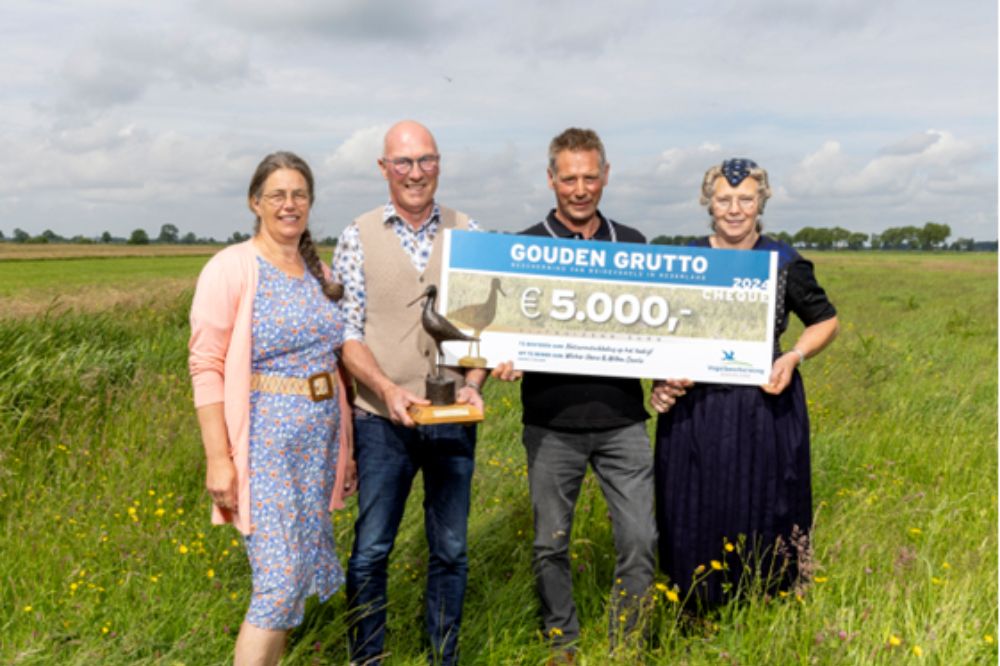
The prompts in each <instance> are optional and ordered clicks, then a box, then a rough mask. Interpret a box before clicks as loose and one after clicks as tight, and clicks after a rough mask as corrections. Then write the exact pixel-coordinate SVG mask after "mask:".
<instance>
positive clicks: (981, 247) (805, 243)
mask: <svg viewBox="0 0 1000 666" xmlns="http://www.w3.org/2000/svg"><path fill="white" fill-rule="evenodd" d="M765 233H766V234H767V235H768V236H770V237H772V238H774V239H776V240H780V241H783V242H785V243H788V244H789V245H792V246H794V247H797V248H802V249H808V250H925V251H933V250H953V251H958V252H971V251H974V250H978V251H996V250H997V241H995V240H994V241H976V240H975V239H973V238H957V239H955V240H954V241H952V242H951V243H948V238H949V237H950V236H951V227H950V226H948V225H947V224H938V223H936V222H927V223H926V224H924V226H923V227H916V226H904V227H889V228H888V229H886V230H884V231H882V232H881V233H873V234H865V233H861V232H856V231H849V230H847V229H844V228H842V227H833V228H828V227H802V228H801V229H799V230H798V231H796V232H795V233H794V234H792V233H789V232H787V231H766V232H765ZM700 236H701V235H694V236H691V235H675V236H666V235H660V236H656V237H655V238H653V239H652V240H651V241H650V243H652V244H653V245H680V246H683V245H688V244H690V243H691V242H692V241H693V240H695V239H696V238H699V237H700ZM248 238H250V234H248V233H242V232H239V231H234V232H233V233H232V234H231V235H230V236H229V238H227V239H226V240H224V241H220V240H216V239H215V238H212V237H208V238H205V237H199V236H196V235H195V234H194V233H192V232H190V231H189V232H187V233H186V234H184V235H183V236H182V235H181V233H180V230H179V229H178V228H177V226H176V225H173V224H164V225H163V226H161V227H160V233H159V235H158V236H156V237H155V238H151V237H150V235H149V234H148V233H147V232H146V230H145V229H141V228H139V229H134V230H133V231H132V233H131V234H130V235H129V236H128V238H124V237H118V236H112V235H111V233H110V232H108V231H105V232H103V233H102V234H101V235H100V236H96V237H89V236H83V235H77V236H73V237H72V238H66V237H63V236H60V235H59V234H57V233H55V232H54V231H52V230H51V229H46V230H45V231H43V232H42V233H40V234H38V235H37V236H32V235H31V234H29V233H28V232H27V231H24V230H23V229H14V233H13V235H12V236H11V237H10V238H7V237H6V236H4V233H3V231H0V242H13V243H79V244H96V243H105V244H110V243H118V244H127V245H149V244H151V243H153V244H160V245H217V244H220V243H224V244H227V245H228V244H232V243H239V242H241V241H245V240H247V239H248ZM317 243H318V244H319V245H327V246H329V245H336V244H337V239H336V238H334V237H332V236H329V237H326V238H322V239H318V240H317Z"/></svg>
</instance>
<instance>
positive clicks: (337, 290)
mask: <svg viewBox="0 0 1000 666" xmlns="http://www.w3.org/2000/svg"><path fill="white" fill-rule="evenodd" d="M279 169H291V170H293V171H298V172H299V173H300V174H302V177H303V178H305V180H306V184H307V185H308V186H309V207H310V208H312V205H313V202H314V201H315V200H316V194H315V183H314V181H313V174H312V169H310V168H309V165H308V164H306V161H305V160H304V159H302V158H301V157H299V156H298V155H296V154H295V153H290V152H288V151H279V152H276V153H271V154H270V155H268V156H267V157H265V158H264V159H263V160H261V162H260V164H258V165H257V170H256V171H254V173H253V178H251V179H250V187H249V188H248V189H247V197H248V198H249V199H252V200H255V201H260V197H261V194H262V192H261V190H263V189H264V183H265V182H266V181H267V179H268V178H269V177H270V176H271V174H272V173H274V172H275V171H278V170H279ZM251 210H253V208H251ZM255 215H256V213H255ZM253 230H254V233H255V234H256V233H258V232H259V231H260V217H259V216H257V219H256V221H255V222H254V227H253ZM299 254H300V255H302V260H303V261H304V262H305V264H306V268H307V269H309V272H310V273H312V274H313V277H315V278H316V280H318V281H319V284H320V286H321V287H322V288H323V294H324V295H325V296H326V297H327V298H329V299H330V300H331V301H339V300H340V298H341V296H343V295H344V285H342V284H339V283H337V282H331V281H330V280H328V279H327V278H326V275H325V274H324V273H323V262H322V261H320V258H319V255H318V254H317V253H316V245H315V243H313V239H312V234H311V233H309V229H306V230H305V231H303V232H302V236H301V237H300V238H299Z"/></svg>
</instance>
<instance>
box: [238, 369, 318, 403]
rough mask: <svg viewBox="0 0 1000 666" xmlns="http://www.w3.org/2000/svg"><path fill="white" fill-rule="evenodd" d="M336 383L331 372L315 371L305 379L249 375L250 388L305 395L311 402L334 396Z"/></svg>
mask: <svg viewBox="0 0 1000 666" xmlns="http://www.w3.org/2000/svg"><path fill="white" fill-rule="evenodd" d="M335 386H336V384H335V383H334V378H333V373H332V372H317V373H316V374H315V375H309V377H306V378H305V379H302V378H300V377H282V376H281V375H258V374H254V375H251V376H250V390H252V391H262V392H264V393H283V394H285V395H307V396H309V397H310V398H312V400H313V402H319V401H321V400H329V399H330V398H332V397H333V396H334V392H335V389H334V387H335Z"/></svg>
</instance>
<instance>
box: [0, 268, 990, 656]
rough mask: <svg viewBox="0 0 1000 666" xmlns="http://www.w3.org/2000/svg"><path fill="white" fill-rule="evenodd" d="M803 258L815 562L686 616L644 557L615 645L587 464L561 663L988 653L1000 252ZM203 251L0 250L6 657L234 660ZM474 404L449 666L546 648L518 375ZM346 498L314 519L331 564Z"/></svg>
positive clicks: (233, 544) (414, 589) (241, 606)
mask: <svg viewBox="0 0 1000 666" xmlns="http://www.w3.org/2000/svg"><path fill="white" fill-rule="evenodd" d="M811 258H812V259H813V260H814V261H815V262H816V265H817V273H818V276H819V279H820V281H821V283H822V284H823V285H824V287H826V289H827V291H828V293H829V294H830V296H831V298H832V300H833V301H834V303H835V304H836V306H837V308H838V310H839V315H840V320H841V325H842V330H841V334H840V337H839V338H838V339H837V340H836V342H835V343H834V344H833V345H832V346H831V347H830V348H829V349H828V350H827V351H826V352H824V353H823V354H822V355H820V356H818V357H817V358H815V359H811V360H810V361H808V362H807V363H806V364H805V365H804V366H803V369H802V371H803V375H804V377H805V382H806V391H807V396H808V400H809V405H810V417H811V422H812V428H813V444H812V455H813V494H814V512H815V527H814V531H813V534H814V553H813V558H814V561H813V565H812V568H813V570H814V574H813V577H812V580H811V581H810V582H809V583H808V584H807V585H805V586H804V587H803V588H802V589H801V590H800V592H799V593H798V594H790V595H787V596H784V597H776V598H770V597H766V596H763V595H751V596H750V597H749V598H746V599H744V600H742V601H739V602H734V603H731V604H729V605H728V606H726V607H724V608H722V609H720V610H719V611H718V612H716V613H714V614H712V615H710V616H708V617H705V618H700V619H691V618H688V617H686V616H685V615H684V614H683V613H682V612H681V610H680V606H681V604H680V603H678V601H676V600H675V595H673V594H672V592H671V588H670V582H669V581H667V580H665V579H664V578H663V577H662V576H661V577H659V578H658V583H659V586H658V589H655V590H654V591H653V593H652V596H651V599H650V601H649V603H648V612H647V616H646V621H647V623H648V627H649V635H650V639H649V641H648V642H647V643H646V644H644V645H639V644H631V645H626V646H625V647H624V648H623V649H622V650H620V651H618V652H616V654H615V656H614V657H613V658H612V657H610V656H609V655H608V639H607V635H606V618H607V602H608V599H607V595H608V590H609V588H610V586H611V583H612V580H611V576H612V570H613V566H614V556H613V547H612V535H611V529H610V525H609V523H608V520H607V517H606V508H605V506H604V502H603V499H602V498H601V494H600V491H599V489H598V487H597V484H596V482H595V481H594V479H593V478H592V477H591V476H588V478H587V480H586V482H585V484H584V491H583V493H582V495H581V498H580V502H579V505H578V508H577V514H576V524H575V526H574V531H573V540H572V542H573V545H572V558H573V562H574V565H575V566H574V577H575V578H574V580H575V584H576V596H577V602H578V606H579V614H580V618H581V622H582V627H583V634H582V639H581V646H580V659H579V663H581V664H593V665H597V664H638V663H648V664H692V665H694V664H742V665H758V664H902V663H914V664H918V663H919V664H941V665H948V666H951V665H956V664H995V663H996V662H997V640H998V633H997V631H998V630H997V610H998V609H997V255H996V254H971V253H970V254H961V255H959V254H944V253H936V254H922V253H888V252H886V253H882V252H862V253H815V254H813V255H812V256H811ZM204 261H205V257H146V258H143V259H129V258H106V259H75V260H62V259H50V260H47V261H32V262H26V261H17V262H7V261H5V262H0V520H2V523H0V525H2V527H0V530H2V532H0V663H4V664H18V665H21V664H24V665H27V664H59V665H60V666H74V665H81V666H82V665H92V664H149V665H153V664H156V665H163V666H176V665H181V664H183V665H188V666H195V665H197V666H201V665H211V664H225V663H228V662H229V661H230V659H231V650H232V646H233V642H234V640H235V635H236V631H237V630H238V627H239V624H240V622H241V620H242V617H243V614H244V612H245V610H246V606H247V603H248V598H249V591H250V571H249V566H248V564H247V562H246V559H245V556H244V553H243V550H242V546H241V544H240V541H239V539H238V535H237V533H236V532H235V531H234V530H233V529H232V528H229V527H212V526H211V525H210V524H209V499H208V497H207V495H206V493H205V492H204V491H203V489H202V484H203V477H204V463H203V454H202V450H201V443H200V439H199V435H198V426H197V423H196V419H195V415H194V410H193V408H192V405H191V389H190V383H189V379H188V373H187V338H188V323H187V310H188V306H189V303H190V299H191V289H192V287H193V283H194V278H195V276H196V275H197V272H198V269H199V268H200V266H201V265H202V264H203V263H204ZM130 290H135V291H137V292H138V293H140V294H141V297H137V298H126V297H124V296H122V294H127V293H130ZM54 299H57V300H54ZM15 306H16V307H15ZM797 331H798V329H793V330H792V331H790V332H789V333H788V334H786V346H788V345H790V344H791V341H792V340H794V336H795V335H796V334H797ZM486 399H487V403H488V407H487V420H486V422H485V423H484V424H483V425H482V426H481V430H480V437H479V443H478V450H477V471H476V477H475V487H474V496H473V511H472V515H471V517H470V559H471V562H470V581H469V589H468V594H467V601H466V608H465V616H464V624H463V628H462V638H461V644H462V656H463V663H468V664H484V665H485V664H497V665H500V664H542V663H544V661H545V660H546V658H547V657H548V653H547V650H546V648H545V645H544V642H543V640H542V638H541V636H540V635H539V623H538V619H537V617H538V616H537V612H538V606H537V601H536V599H535V594H534V587H533V580H532V575H531V567H530V558H531V538H532V520H531V508H530V504H529V500H528V493H527V480H526V478H525V460H524V453H523V448H522V446H521V444H520V423H519V421H520V411H519V404H518V388H517V386H516V385H501V384H498V383H491V384H489V385H488V386H487V389H486ZM650 427H652V419H651V420H650ZM419 487H420V484H419V483H417V484H415V492H414V493H413V496H412V497H411V500H410V504H409V506H408V508H407V514H406V517H405V518H404V525H403V529H402V530H401V532H400V535H399V539H398V542H397V546H396V550H395V552H394V554H393V557H392V560H391V577H390V592H389V596H390V604H391V608H390V619H389V641H388V646H387V647H388V649H389V651H390V652H391V656H390V659H389V661H388V662H387V663H389V664H405V665H411V664H412V665H416V664H424V663H426V657H425V653H424V649H425V645H424V644H423V639H422V636H421V630H420V627H421V626H422V586H423V581H424V574H425V571H426V555H425V544H424V539H423V518H422V512H421V510H420V504H421V499H422V498H421V496H420V492H419ZM353 512H354V505H353V501H352V502H351V503H349V508H348V509H347V510H345V511H342V512H337V513H336V514H335V515H334V516H333V518H332V519H333V520H334V523H335V528H336V533H337V542H338V548H339V549H340V554H341V558H342V560H343V561H344V562H345V564H346V555H347V553H348V552H349V550H350V544H351V539H352V530H351V525H352V518H353ZM720 555H721V548H720ZM706 564H708V563H706ZM705 575H712V573H711V569H710V568H709V569H708V571H707V573H706V574H705ZM344 611H345V599H344V594H343V591H341V592H340V593H339V594H338V595H336V596H335V597H334V598H333V599H332V600H331V601H330V602H328V603H327V604H325V605H319V604H316V603H312V604H311V605H310V606H309V608H308V610H307V615H306V620H305V623H304V624H303V626H302V627H300V628H299V629H298V630H296V631H295V632H294V633H293V635H292V639H291V642H290V645H289V650H288V654H287V657H286V659H285V662H284V663H287V664H296V665H299V664H301V665H313V664H344V663H346V661H347V656H346V627H345V624H344Z"/></svg>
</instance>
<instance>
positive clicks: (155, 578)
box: [149, 576, 160, 583]
mask: <svg viewBox="0 0 1000 666" xmlns="http://www.w3.org/2000/svg"><path fill="white" fill-rule="evenodd" d="M149 582H150V583H159V582H160V577H159V576H150V577H149Z"/></svg>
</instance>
